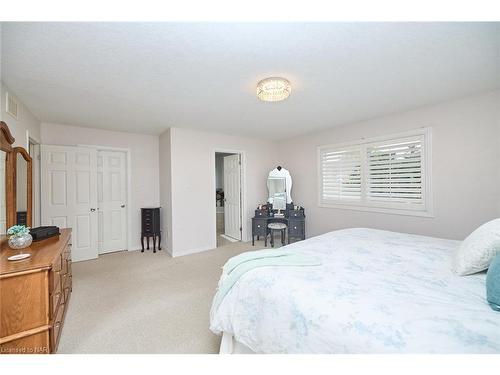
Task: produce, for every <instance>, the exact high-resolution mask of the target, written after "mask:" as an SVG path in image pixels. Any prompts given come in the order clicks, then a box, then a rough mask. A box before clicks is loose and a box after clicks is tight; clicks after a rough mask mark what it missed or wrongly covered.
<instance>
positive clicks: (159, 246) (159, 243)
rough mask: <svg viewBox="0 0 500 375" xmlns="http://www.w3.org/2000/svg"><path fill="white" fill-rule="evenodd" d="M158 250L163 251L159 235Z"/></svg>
mask: <svg viewBox="0 0 500 375" xmlns="http://www.w3.org/2000/svg"><path fill="white" fill-rule="evenodd" d="M158 250H161V234H159V235H158Z"/></svg>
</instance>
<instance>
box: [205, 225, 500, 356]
mask: <svg viewBox="0 0 500 375" xmlns="http://www.w3.org/2000/svg"><path fill="white" fill-rule="evenodd" d="M459 244H460V242H458V241H452V240H443V239H437V238H431V237H423V236H416V235H409V234H403V233H394V232H387V231H380V230H374V229H365V228H355V229H346V230H339V231H334V232H330V233H327V234H324V235H321V236H318V237H314V238H310V239H308V240H305V241H301V242H297V243H294V244H292V245H289V246H286V247H285V248H283V249H287V250H288V251H291V252H300V253H305V254H311V255H315V256H318V257H320V258H321V261H322V265H321V266H316V267H262V268H258V269H254V270H252V271H249V272H248V273H246V274H244V275H243V276H242V277H241V278H240V280H239V281H238V282H237V283H236V284H235V285H234V287H233V288H232V289H231V291H230V292H229V293H228V294H227V296H226V297H225V299H224V300H223V301H222V303H221V304H220V306H219V308H218V309H217V311H215V312H214V313H213V314H212V316H211V322H210V329H211V330H212V331H213V332H214V333H216V334H220V333H221V332H227V333H230V334H233V335H234V337H235V338H236V339H237V340H238V341H239V342H241V343H243V344H245V345H246V346H248V347H249V348H250V349H252V350H253V351H255V352H257V353H500V313H498V312H494V311H493V310H491V309H490V307H489V306H488V304H487V302H486V289H485V273H482V274H478V275H472V276H466V277H460V276H456V275H454V274H453V273H452V272H451V270H450V263H451V255H452V252H453V250H454V249H455V248H456V247H457V246H459Z"/></svg>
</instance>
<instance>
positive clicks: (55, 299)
mask: <svg viewBox="0 0 500 375" xmlns="http://www.w3.org/2000/svg"><path fill="white" fill-rule="evenodd" d="M62 297H63V289H62V286H61V282H60V281H59V282H58V283H57V285H56V287H55V289H54V291H53V292H52V293H51V294H50V305H51V306H50V319H51V320H54V318H55V315H56V313H57V308H58V307H59V305H60V304H61V302H62V301H63V299H62Z"/></svg>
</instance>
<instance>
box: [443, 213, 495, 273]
mask: <svg viewBox="0 0 500 375" xmlns="http://www.w3.org/2000/svg"><path fill="white" fill-rule="evenodd" d="M496 254H500V219H494V220H491V221H489V222H487V223H486V224H483V225H481V226H480V227H479V228H477V229H476V230H475V231H474V232H472V233H471V234H470V235H469V237H467V238H466V239H465V240H464V241H463V242H462V244H461V245H460V248H459V249H458V250H457V251H456V252H455V254H454V256H453V268H452V269H453V272H455V273H457V274H459V275H461V276H465V275H471V274H473V273H476V272H481V271H484V270H485V269H487V268H488V267H489V266H490V263H491V261H492V260H493V258H494V257H495V255H496Z"/></svg>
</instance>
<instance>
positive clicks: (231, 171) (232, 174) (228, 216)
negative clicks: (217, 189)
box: [224, 155, 241, 240]
mask: <svg viewBox="0 0 500 375" xmlns="http://www.w3.org/2000/svg"><path fill="white" fill-rule="evenodd" d="M240 190H241V168H240V155H230V156H225V157H224V200H225V203H224V230H225V235H226V236H229V237H232V238H234V239H237V240H241V197H240V195H241V192H240Z"/></svg>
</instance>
